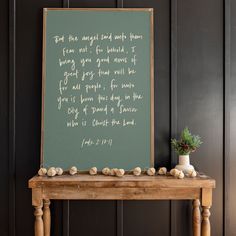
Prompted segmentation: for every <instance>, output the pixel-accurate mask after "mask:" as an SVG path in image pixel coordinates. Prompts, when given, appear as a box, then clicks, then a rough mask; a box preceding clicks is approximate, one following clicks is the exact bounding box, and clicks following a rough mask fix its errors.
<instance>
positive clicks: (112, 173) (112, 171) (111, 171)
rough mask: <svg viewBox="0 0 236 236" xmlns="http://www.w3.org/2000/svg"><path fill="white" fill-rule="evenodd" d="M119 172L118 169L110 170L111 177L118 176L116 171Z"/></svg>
mask: <svg viewBox="0 0 236 236" xmlns="http://www.w3.org/2000/svg"><path fill="white" fill-rule="evenodd" d="M117 170H118V169H117V168H112V169H111V170H110V175H111V176H114V175H116V171H117Z"/></svg>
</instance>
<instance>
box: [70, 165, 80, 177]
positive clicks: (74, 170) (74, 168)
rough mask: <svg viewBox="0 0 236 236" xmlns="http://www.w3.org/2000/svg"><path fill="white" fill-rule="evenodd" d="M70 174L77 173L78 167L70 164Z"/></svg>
mask: <svg viewBox="0 0 236 236" xmlns="http://www.w3.org/2000/svg"><path fill="white" fill-rule="evenodd" d="M69 173H70V175H75V174H77V173H78V169H77V167H76V166H72V167H71V168H70V170H69Z"/></svg>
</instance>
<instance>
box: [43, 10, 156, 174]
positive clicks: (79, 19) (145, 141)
mask: <svg viewBox="0 0 236 236" xmlns="http://www.w3.org/2000/svg"><path fill="white" fill-rule="evenodd" d="M43 15H44V17H43V19H44V21H43V83H42V84H43V85H42V137H41V165H43V166H45V167H49V166H60V167H62V168H64V169H68V168H69V167H71V166H72V165H76V166H77V167H78V168H79V169H80V170H87V169H89V168H91V167H92V166H96V167H98V168H99V169H101V168H103V167H105V166H108V167H116V168H124V169H127V170H128V169H131V168H133V167H135V166H140V167H142V168H146V167H150V166H153V162H154V104H153V103H154V91H153V90H154V68H153V47H154V46H153V9H146V8H145V9H74V8H73V9H58V8H56V9H54V8H53V9H49V8H45V9H44V14H43Z"/></svg>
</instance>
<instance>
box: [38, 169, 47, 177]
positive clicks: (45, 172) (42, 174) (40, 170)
mask: <svg viewBox="0 0 236 236" xmlns="http://www.w3.org/2000/svg"><path fill="white" fill-rule="evenodd" d="M46 174H47V169H46V168H40V169H39V170H38V175H40V176H44V175H46Z"/></svg>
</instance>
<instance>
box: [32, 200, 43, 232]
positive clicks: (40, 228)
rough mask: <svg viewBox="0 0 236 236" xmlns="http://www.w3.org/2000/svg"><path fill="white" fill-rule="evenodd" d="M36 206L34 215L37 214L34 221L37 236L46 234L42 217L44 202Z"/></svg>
mask: <svg viewBox="0 0 236 236" xmlns="http://www.w3.org/2000/svg"><path fill="white" fill-rule="evenodd" d="M34 208H35V211H34V215H35V222H34V232H35V236H44V232H43V219H42V215H43V211H42V204H41V205H39V206H34Z"/></svg>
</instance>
